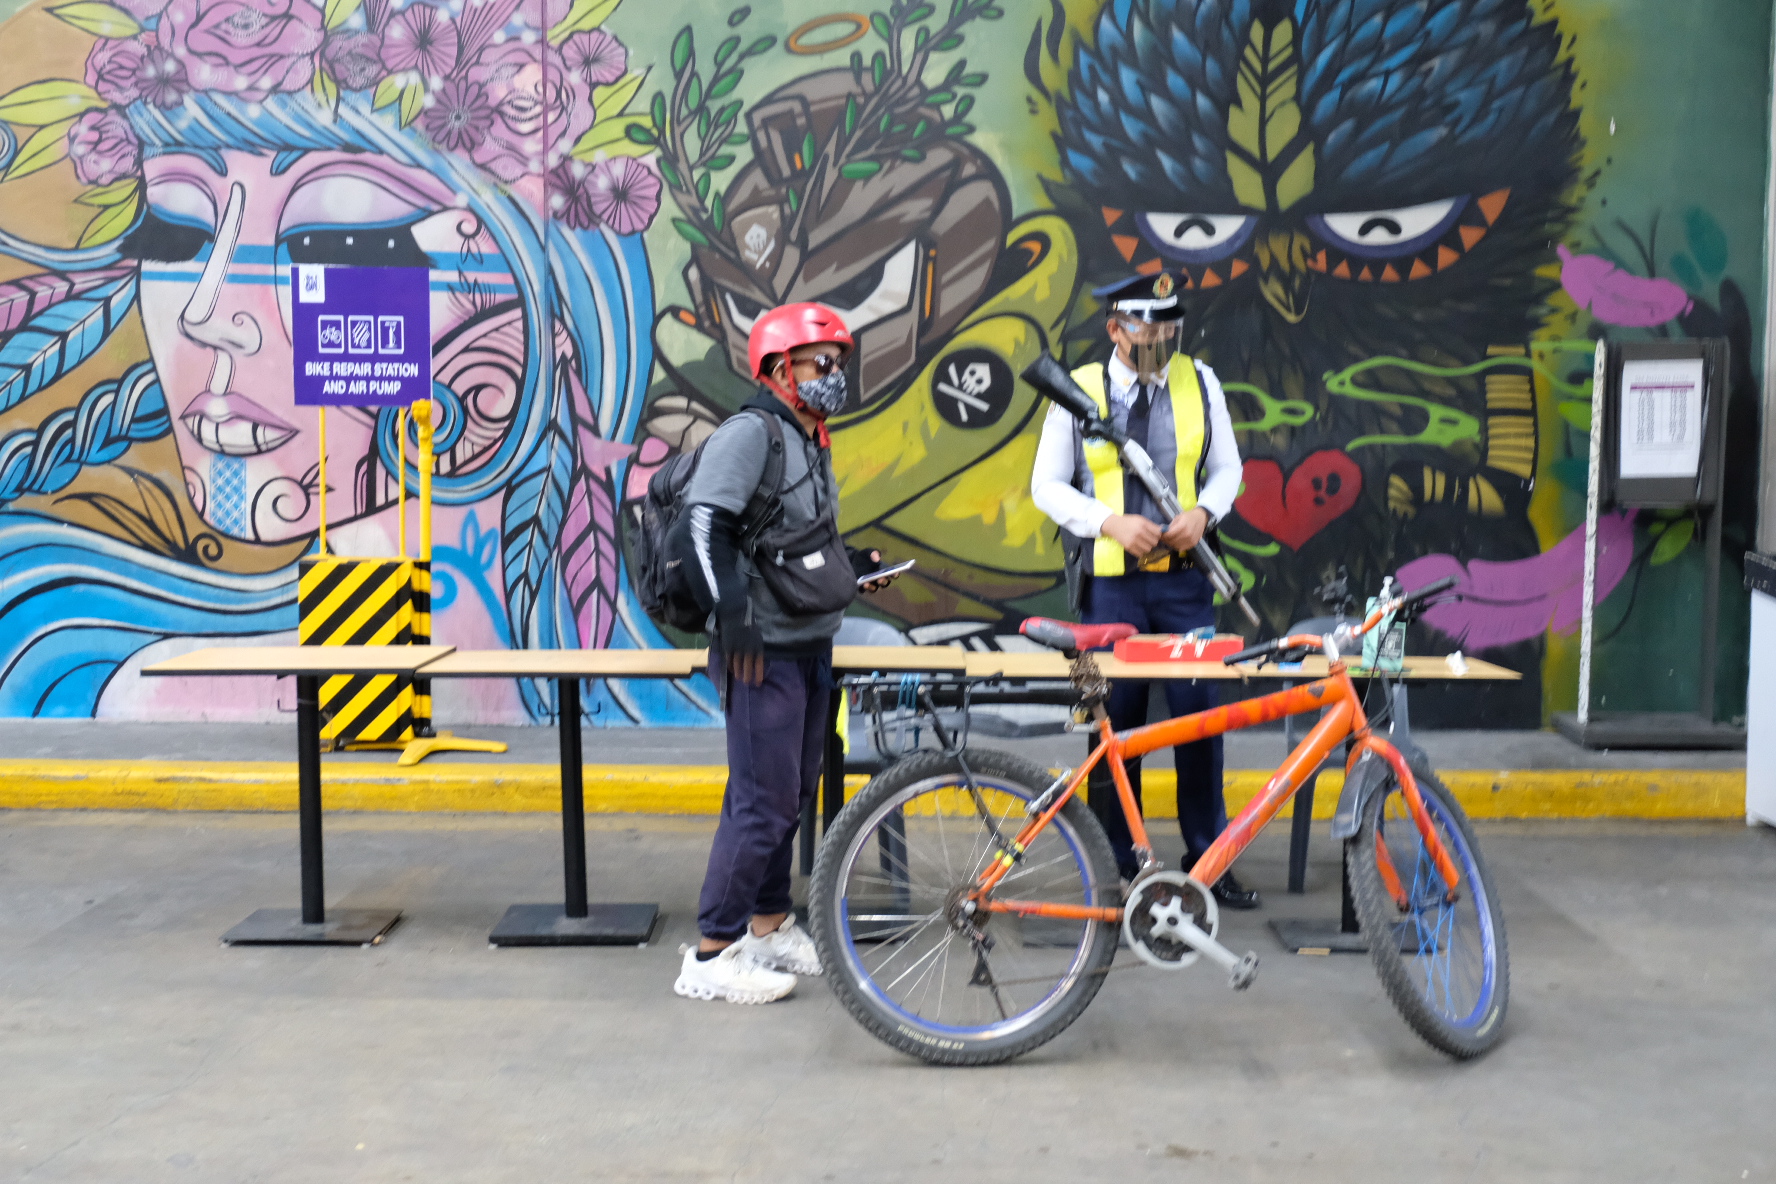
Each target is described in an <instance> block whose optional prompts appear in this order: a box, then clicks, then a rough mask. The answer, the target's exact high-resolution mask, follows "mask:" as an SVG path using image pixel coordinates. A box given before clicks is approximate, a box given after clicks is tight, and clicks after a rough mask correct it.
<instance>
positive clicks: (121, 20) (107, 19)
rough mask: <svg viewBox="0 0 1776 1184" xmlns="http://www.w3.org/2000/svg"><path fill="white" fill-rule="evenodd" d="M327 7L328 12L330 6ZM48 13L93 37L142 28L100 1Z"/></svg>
mask: <svg viewBox="0 0 1776 1184" xmlns="http://www.w3.org/2000/svg"><path fill="white" fill-rule="evenodd" d="M328 7H329V10H330V9H331V7H332V6H331V5H329V6H328ZM49 11H50V12H51V13H53V14H54V15H55V16H56V17H57V18H59V19H61V20H64V21H66V22H67V23H68V24H70V25H73V26H74V27H75V28H76V29H79V30H81V31H82V32H86V33H91V34H92V35H93V36H94V37H112V38H116V37H134V36H135V35H136V34H137V33H140V32H141V31H142V26H141V25H140V24H138V23H137V22H136V18H135V17H133V16H131V15H130V14H129V13H127V12H125V11H124V10H123V9H121V8H119V7H117V6H116V5H115V4H105V3H103V2H102V0H80V2H79V3H77V4H63V5H60V6H59V7H56V8H52V9H50V10H49ZM327 27H328V28H332V27H333V26H331V25H328V26H327Z"/></svg>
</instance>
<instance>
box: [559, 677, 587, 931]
mask: <svg viewBox="0 0 1776 1184" xmlns="http://www.w3.org/2000/svg"><path fill="white" fill-rule="evenodd" d="M560 687H561V713H560V718H561V727H560V732H561V868H562V871H563V872H564V873H565V875H566V877H567V907H566V909H565V910H564V911H565V912H566V913H567V915H568V916H570V917H584V916H585V915H586V909H587V905H586V781H585V772H586V770H585V757H584V755H583V754H582V750H581V748H580V740H581V736H580V683H579V680H578V679H573V678H564V679H562V680H561V682H560Z"/></svg>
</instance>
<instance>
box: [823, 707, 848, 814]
mask: <svg viewBox="0 0 1776 1184" xmlns="http://www.w3.org/2000/svg"><path fill="white" fill-rule="evenodd" d="M844 694H845V688H844V687H834V688H833V693H832V700H831V702H830V703H829V704H828V706H827V715H826V718H827V719H828V720H829V721H830V723H831V727H829V728H828V729H827V733H826V759H825V760H824V761H822V762H821V764H822V776H821V787H820V833H821V834H823V835H824V834H825V833H826V832H827V830H828V829H829V828H831V826H832V824H833V819H835V818H837V817H838V816H839V811H840V810H841V809H843V808H844V805H845V737H844V736H842V735H841V734H840V733H839V704H840V702H841V701H842V699H843V697H844Z"/></svg>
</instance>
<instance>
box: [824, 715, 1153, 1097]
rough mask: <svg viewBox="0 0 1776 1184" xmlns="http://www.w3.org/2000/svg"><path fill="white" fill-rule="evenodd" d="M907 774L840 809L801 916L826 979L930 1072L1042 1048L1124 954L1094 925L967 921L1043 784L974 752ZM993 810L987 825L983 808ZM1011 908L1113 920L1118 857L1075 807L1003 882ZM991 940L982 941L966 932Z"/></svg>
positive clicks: (923, 756)
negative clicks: (1100, 914) (969, 778)
mask: <svg viewBox="0 0 1776 1184" xmlns="http://www.w3.org/2000/svg"><path fill="white" fill-rule="evenodd" d="M967 761H968V765H969V768H970V769H971V770H972V771H973V773H974V778H975V784H976V786H977V787H978V789H979V791H980V803H979V804H977V803H976V802H975V800H974V797H973V795H971V794H970V793H969V791H968V788H967V783H966V781H965V779H964V778H963V775H962V769H961V766H960V764H959V762H958V761H957V760H956V759H955V758H954V757H946V756H944V755H943V754H941V753H920V754H918V755H915V756H910V757H908V758H906V759H905V760H902V761H900V762H898V763H896V764H895V765H893V766H892V767H891V768H889V769H888V770H887V771H886V772H884V773H883V774H881V775H880V776H878V777H876V778H875V779H874V780H872V781H871V782H870V783H869V784H868V785H866V786H865V787H864V788H863V790H862V791H861V792H859V793H858V795H857V796H856V797H855V798H853V799H852V800H851V801H850V802H849V803H848V804H847V805H846V806H845V808H844V810H842V811H841V812H840V814H839V816H838V818H837V819H836V820H835V821H834V823H833V828H832V830H831V832H830V833H829V834H828V835H827V836H826V838H825V840H824V841H823V842H822V844H821V847H820V856H819V858H818V859H817V860H816V862H815V865H814V878H813V880H812V882H811V884H810V885H809V890H808V902H809V903H808V911H809V920H810V922H811V927H812V929H813V932H814V940H815V942H816V944H817V945H818V946H819V949H820V961H821V964H822V965H823V966H825V967H826V980H827V982H828V983H830V984H831V985H832V989H833V992H834V993H835V994H836V995H837V996H838V997H839V1000H840V1002H842V1003H843V1004H844V1005H845V1007H846V1009H847V1010H849V1011H850V1012H851V1014H852V1015H853V1016H854V1017H855V1018H856V1019H857V1021H858V1022H859V1023H861V1024H862V1025H863V1026H864V1027H865V1028H867V1029H868V1030H869V1031H870V1032H871V1033H873V1034H874V1035H875V1036H876V1037H878V1038H879V1039H881V1040H882V1041H884V1042H886V1043H887V1044H890V1045H892V1046H893V1047H895V1048H897V1049H899V1050H901V1051H902V1052H906V1053H910V1054H912V1055H913V1056H916V1057H919V1058H921V1059H923V1060H926V1061H930V1062H934V1063H937V1064H948V1065H984V1064H991V1063H994V1062H997V1061H1004V1060H1009V1059H1010V1058H1012V1057H1015V1056H1019V1055H1021V1054H1022V1053H1025V1052H1028V1051H1029V1050H1030V1049H1032V1048H1036V1047H1037V1046H1039V1045H1042V1044H1046V1043H1047V1042H1048V1041H1050V1040H1052V1039H1054V1038H1055V1037H1056V1036H1057V1035H1059V1034H1060V1033H1061V1032H1062V1031H1063V1030H1064V1029H1065V1028H1066V1027H1067V1025H1069V1024H1071V1023H1072V1022H1073V1021H1074V1020H1075V1019H1077V1018H1078V1016H1079V1014H1080V1012H1082V1011H1084V1010H1085V1007H1086V1005H1087V1004H1088V1003H1090V1002H1091V1000H1092V997H1093V996H1094V995H1096V994H1097V993H1098V988H1099V987H1100V986H1101V985H1102V983H1103V976H1104V972H1105V971H1106V970H1108V969H1109V966H1110V962H1111V959H1112V958H1114V957H1115V954H1116V937H1117V927H1116V926H1114V925H1112V924H1108V923H1105V922H1100V921H1075V920H1065V919H1056V918H1048V917H1017V916H1013V915H1011V914H1005V913H986V912H980V913H976V914H974V916H973V917H972V918H967V917H964V916H962V914H961V911H960V908H959V906H960V904H961V902H962V899H963V894H964V893H965V892H966V891H967V890H968V889H969V888H970V887H971V886H972V885H973V884H974V883H975V882H976V881H977V879H978V878H979V876H980V875H981V874H982V873H983V872H984V871H985V870H986V869H987V866H988V863H989V860H990V859H991V858H992V857H993V856H994V855H995V853H997V852H998V851H999V850H1000V846H999V843H998V841H997V840H996V839H995V838H994V834H993V831H994V829H997V831H998V832H999V834H1001V835H1003V836H1004V837H1005V838H1006V839H1008V840H1009V839H1010V838H1011V837H1013V836H1014V835H1016V834H1017V832H1018V830H1019V828H1020V827H1021V826H1022V825H1023V824H1024V821H1025V818H1026V815H1025V809H1026V807H1027V805H1028V804H1029V802H1030V801H1031V800H1032V799H1034V798H1035V797H1037V796H1038V795H1039V794H1041V793H1042V791H1043V790H1044V789H1046V788H1047V786H1048V784H1049V782H1050V781H1051V780H1052V778H1051V777H1050V775H1049V774H1048V773H1047V772H1046V771H1045V770H1043V769H1042V768H1040V767H1039V766H1036V765H1033V764H1031V763H1030V762H1028V761H1024V760H1019V759H1018V758H1017V757H1013V756H1009V755H1007V754H1005V753H1001V752H994V751H991V750H985V749H978V750H970V751H969V752H968V754H967ZM982 806H984V807H985V809H984V811H983V810H982V809H981V807H982ZM994 895H995V896H997V897H999V898H1002V899H1007V898H1008V899H1017V900H1028V901H1040V902H1044V903H1052V904H1075V905H1093V906H1112V907H1115V906H1120V905H1121V903H1122V893H1121V888H1120V885H1119V883H1118V880H1117V875H1116V861H1115V857H1114V856H1112V854H1111V852H1110V844H1109V841H1108V840H1107V839H1106V838H1105V837H1104V832H1103V830H1102V828H1100V827H1099V825H1098V822H1097V819H1095V818H1093V817H1092V815H1091V812H1090V811H1089V810H1087V809H1086V807H1085V804H1084V803H1083V802H1081V801H1079V800H1078V799H1074V800H1071V801H1069V802H1068V803H1067V805H1066V806H1065V807H1063V808H1062V810H1061V812H1060V813H1059V814H1057V815H1056V816H1055V818H1054V821H1053V822H1051V823H1050V824H1049V826H1048V827H1047V828H1045V829H1044V830H1043V831H1042V833H1041V834H1039V835H1037V836H1036V838H1035V840H1034V841H1033V842H1032V843H1031V845H1030V849H1029V850H1028V851H1027V852H1026V853H1025V855H1024V857H1023V859H1022V860H1020V861H1019V863H1018V865H1017V866H1016V867H1014V868H1013V870H1012V871H1011V872H1010V873H1009V874H1008V875H1007V876H1006V877H1005V879H1004V880H1002V881H1001V882H1000V886H999V887H998V889H996V890H995V893H994ZM971 924H972V926H973V927H975V928H977V929H978V931H979V933H980V934H981V935H983V936H982V937H980V938H977V937H976V936H975V935H974V934H973V933H971V932H970V926H971Z"/></svg>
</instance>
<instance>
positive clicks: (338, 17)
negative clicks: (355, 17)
mask: <svg viewBox="0 0 1776 1184" xmlns="http://www.w3.org/2000/svg"><path fill="white" fill-rule="evenodd" d="M362 6H363V0H327V6H326V7H325V8H324V9H322V12H323V14H324V15H323V16H322V18H321V19H322V22H323V23H324V24H325V25H326V26H327V28H329V29H337V28H338V27H339V26H341V25H343V24H344V23H345V22H346V21H349V20H351V18H352V14H353V13H355V12H356V11H358V9H359V8H360V7H362Z"/></svg>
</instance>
